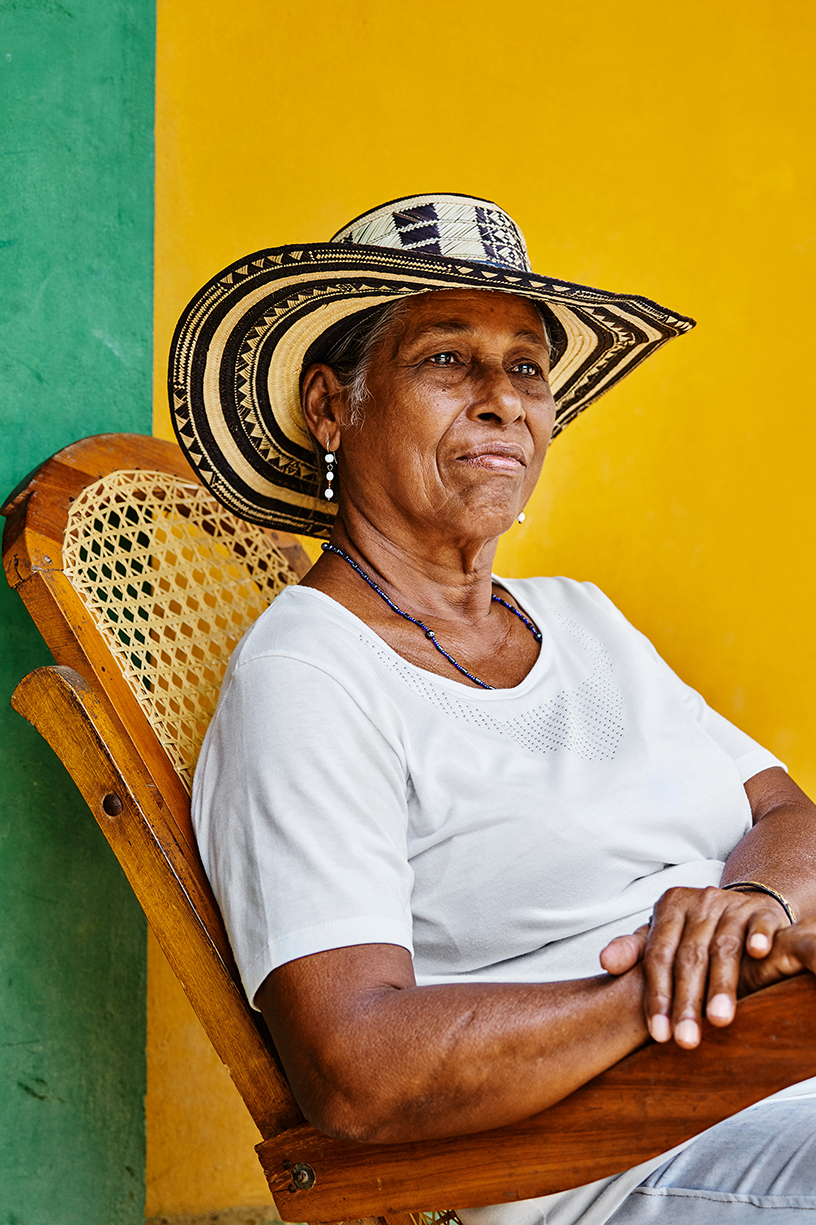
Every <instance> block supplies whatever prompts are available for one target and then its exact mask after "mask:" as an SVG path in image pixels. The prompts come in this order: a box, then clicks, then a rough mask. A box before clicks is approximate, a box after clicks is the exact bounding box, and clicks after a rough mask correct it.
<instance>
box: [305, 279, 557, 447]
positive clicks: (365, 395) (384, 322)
mask: <svg viewBox="0 0 816 1225" xmlns="http://www.w3.org/2000/svg"><path fill="white" fill-rule="evenodd" d="M411 296H413V295H411ZM409 301H410V298H407V297H406V298H400V299H399V301H397V302H390V303H389V304H388V305H387V306H384V307H383V308H382V309H381V311H380V312H379V313H378V314H376V315H375V316H374V317H373V319H372V316H371V315H370V314H366V316H365V317H364V318H363V319H362V320H358V322H357V324H356V325H352V327H350V328H349V330H348V331H347V332H345V333H344V335H343V336H342V337H341V338H340V339H339V340H338V341H337V342H336V343H335V344H334V345H333V346H332V347H331V348H330V349H329V351H328V353H326V355H325V357H323V359H322V360H323V361H324V362H325V363H326V365H327V366H331V368H332V370H333V371H334V373H335V375H336V376H337V379H338V381H339V383H340V385H341V387H342V388H343V390H344V391H345V392H346V394H347V396H348V404H349V410H350V423H351V424H352V425H357V426H360V425H362V424H363V418H364V409H365V405H366V402H367V401H368V400H370V399H371V391H370V390H369V386H368V375H369V371H370V370H371V362H372V359H373V357H374V354H375V352H376V351H377V348H378V347H379V345H380V342H381V341H383V340H384V339H385V337H386V336H387V335H388V334H389V332H390V331H391V328H392V326H393V325H394V324H395V323H396V322H398V321H399V320H400V319H402V318H403V316H404V315H405V314H406V312H407V309H408V303H409ZM531 305H532V306H534V307H535V308H536V310H537V311H538V313H539V315H541V323H542V326H543V328H544V338H545V340H546V341H547V348H548V350H549V351H550V353H553V339H552V332H551V327H550V320H549V317H548V316H549V312H548V311H547V308H546V306H544V305H543V303H542V304H541V305H539V303H537V302H531ZM545 312H546V313H545Z"/></svg>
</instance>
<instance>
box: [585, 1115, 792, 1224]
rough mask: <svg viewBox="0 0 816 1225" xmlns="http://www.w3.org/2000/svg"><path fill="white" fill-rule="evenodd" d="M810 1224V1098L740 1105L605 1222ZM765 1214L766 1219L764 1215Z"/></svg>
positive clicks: (675, 1158) (657, 1171) (670, 1162)
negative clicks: (741, 1107) (747, 1107)
mask: <svg viewBox="0 0 816 1225" xmlns="http://www.w3.org/2000/svg"><path fill="white" fill-rule="evenodd" d="M763 1210H768V1211H771V1212H773V1217H772V1220H773V1222H774V1225H785V1223H786V1222H788V1221H790V1222H794V1221H797V1222H800V1223H801V1222H802V1221H803V1219H806V1218H807V1216H808V1215H810V1216H811V1217H812V1219H813V1220H814V1222H816V1099H814V1098H801V1099H792V1100H789V1101H779V1102H768V1103H767V1104H765V1105H762V1106H759V1107H757V1108H755V1109H751V1110H745V1111H743V1112H742V1113H741V1114H738V1115H735V1116H734V1117H733V1118H731V1119H726V1120H725V1121H724V1122H723V1123H720V1124H718V1126H717V1127H714V1128H712V1129H711V1130H710V1131H708V1132H706V1133H705V1134H704V1135H702V1136H700V1138H699V1139H698V1140H695V1141H694V1143H693V1144H690V1145H689V1146H688V1148H685V1149H683V1151H682V1152H681V1153H678V1154H677V1155H676V1156H675V1157H672V1158H670V1159H669V1160H668V1161H667V1162H666V1163H665V1164H664V1165H662V1166H660V1167H659V1168H658V1169H657V1170H654V1171H653V1172H652V1173H651V1174H650V1175H649V1176H648V1177H647V1178H645V1179H644V1180H643V1182H642V1183H641V1184H640V1186H639V1187H636V1188H635V1190H634V1191H632V1192H631V1193H630V1194H629V1196H628V1197H627V1198H626V1200H625V1201H624V1202H623V1203H622V1204H621V1205H620V1207H619V1208H617V1209H616V1211H615V1212H614V1213H613V1214H612V1216H611V1217H609V1219H608V1222H607V1225H652V1222H654V1223H655V1225H657V1223H658V1222H659V1225H687V1223H689V1225H722V1223H726V1225H743V1222H744V1223H746V1225H748V1223H749V1222H758V1221H760V1220H761V1219H762V1217H761V1214H762V1211H763ZM769 1219H771V1218H769Z"/></svg>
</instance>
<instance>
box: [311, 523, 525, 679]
mask: <svg viewBox="0 0 816 1225" xmlns="http://www.w3.org/2000/svg"><path fill="white" fill-rule="evenodd" d="M321 547H322V548H323V550H324V551H325V552H327V553H336V554H337V556H338V557H342V559H343V561H347V562H348V564H349V565H350V566H351V568H352V570H356V571H357V573H358V574H359V576H360V578H361V579H364V580H365V582H367V583H368V585H369V587H370V588H371V589H372V590H373V591H376V593H377V595H378V596H380V597H381V598H382V599H383V600H385V602H386V604H387V605H388V607H389V608H390V609H392V610H393V612H395V613H397V614H398V615H399V616H400V617H403V618H404V619H405V620H406V621H410V622H411V624H412V625H418V626H419V628H420V629H421V630H424V632H425V637H426V638H427V639H428V641H429V642H430V643H431V645H432V646H435V647H436V649H437V651H438V652H439V654H440V655H444V656H445V659H447V661H448V663H450V664H453V666H454V668H455V669H456V671H457V672H461V673H462V676H466V677H467V678H468V680H470V681H473V683H474V684H475V685H478V686H479V687H480V688H481V689H495V687H496V686H495V685H488V683H487V681H480V680H479V678H478V676H474V675H473V673H472V672H468V670H467V668H463V667H462V665H461V664H460V663H457V661H456V660H455V659H454V658H453V656H452V655H450V654H448V652H447V651H446V650H445V648H444V647H442V646H440V645H439V643H438V642H437V640H436V634H435V633H434V632H433V630H432V629H428V627H427V625H426V624H425V622H424V621H420V620H419V618H418V617H412V616H411V614H410V613H407V612H403V611H402V609H401V608H398V607H397V605H396V604H395V603H394V601H393V600H390V599H389V598H388V596H387V595H386V594H385V592H384V591H383V589H382V587H378V586H377V584H376V583H375V582H374V579H373V578H372V577H371V575H370V574H366V572H365V570H363V568H362V567H361V566H358V565H357V562H356V561H355V560H354V558H353V557H349V555H348V553H344V552H343V550H342V549H338V548H336V547H335V545H333V544H328V542H326V543H324V544H323V545H322V546H321ZM490 598H491V600H493V601H494V602H495V603H496V604H503V605H504V607H505V608H508V609H509V610H510V612H511V613H513V615H514V616H516V617H518V619H519V621H521V622H523V623H524V625H526V626H527V629H528V630H529V631H530V633H531V634H532V635H533V637H534V638H535V640H536V642H541V630H540V629H538V627H537V626H535V625H534V624H533V622H532V621H531V620H530V618H529V617H525V615H524V613H523V612H521V611H520V610H519V609H518V608H514V607H513V605H512V604H508V603H507V600H503V599H502V598H501V596H498V595H491V597H490Z"/></svg>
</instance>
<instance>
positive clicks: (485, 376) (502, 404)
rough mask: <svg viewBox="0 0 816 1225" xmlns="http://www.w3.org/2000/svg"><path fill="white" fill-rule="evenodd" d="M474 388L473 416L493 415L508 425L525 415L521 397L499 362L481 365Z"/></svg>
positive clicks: (471, 412)
mask: <svg viewBox="0 0 816 1225" xmlns="http://www.w3.org/2000/svg"><path fill="white" fill-rule="evenodd" d="M474 390H475V392H476V394H475V395H474V397H473V403H472V404H471V407H470V414H471V415H472V416H474V417H481V418H484V417H495V418H496V419H497V420H499V421H501V423H502V425H508V424H509V423H510V422H512V421H517V420H518V419H519V418H520V417H522V418H523V417H524V416H525V415H526V413H525V408H524V401H523V398H522V396H521V395H520V393H519V390H518V388H517V387H516V385H515V383H514V382H513V379H512V378H511V377H510V375H509V374H508V372H507V371H506V370H505V368H504V366H503V365H502V364H501V362H496V363H495V364H494V363H490V364H489V365H488V364H485V365H484V366H482V368H481V369H480V371H479V375H478V378H477V381H476V387H475V389H474Z"/></svg>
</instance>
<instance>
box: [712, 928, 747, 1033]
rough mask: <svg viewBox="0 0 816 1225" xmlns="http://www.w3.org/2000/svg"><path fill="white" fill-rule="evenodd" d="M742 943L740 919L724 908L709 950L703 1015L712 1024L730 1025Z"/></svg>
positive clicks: (734, 1008) (742, 931)
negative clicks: (706, 989)
mask: <svg viewBox="0 0 816 1225" xmlns="http://www.w3.org/2000/svg"><path fill="white" fill-rule="evenodd" d="M744 942H745V921H744V919H743V918H741V917H740V916H738V915H735V914H734V912H733V911H730V910H726V911H724V912H723V914H722V916H721V917H720V920H719V922H718V923H717V927H716V930H715V932H714V935H713V937H712V940H711V945H710V949H709V966H708V994H707V999H706V1010H705V1014H706V1018H707V1020H709V1021H710V1022H711V1024H712V1025H718V1026H723V1025H730V1024H731V1022H732V1021H733V1019H734V1013H735V1012H736V1008H737V990H738V987H739V981H740V969H741V966H742V955H743V949H744Z"/></svg>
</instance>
